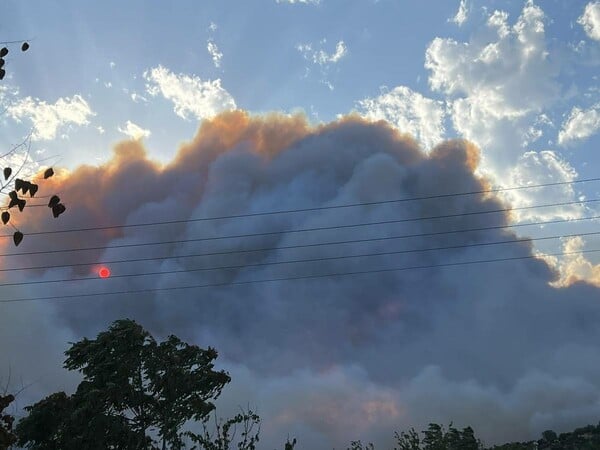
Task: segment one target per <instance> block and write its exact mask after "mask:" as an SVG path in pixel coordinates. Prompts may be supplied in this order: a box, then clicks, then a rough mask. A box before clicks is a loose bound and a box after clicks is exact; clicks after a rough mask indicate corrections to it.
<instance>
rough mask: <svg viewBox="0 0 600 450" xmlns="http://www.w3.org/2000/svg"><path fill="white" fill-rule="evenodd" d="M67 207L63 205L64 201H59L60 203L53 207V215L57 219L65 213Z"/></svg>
mask: <svg viewBox="0 0 600 450" xmlns="http://www.w3.org/2000/svg"><path fill="white" fill-rule="evenodd" d="M66 209H67V208H65V205H63V204H62V203H59V204H58V205H55V206H53V207H52V215H53V216H54V218H55V219H56V218H57V217H58V216H60V215H61V214H62V213H64V212H65V210H66Z"/></svg>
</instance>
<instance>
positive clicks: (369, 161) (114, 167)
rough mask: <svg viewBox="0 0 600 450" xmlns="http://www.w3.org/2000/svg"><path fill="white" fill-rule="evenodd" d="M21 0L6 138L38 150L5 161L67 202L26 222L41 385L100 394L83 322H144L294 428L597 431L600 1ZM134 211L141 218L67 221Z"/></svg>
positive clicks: (24, 397) (19, 252)
mask: <svg viewBox="0 0 600 450" xmlns="http://www.w3.org/2000/svg"><path fill="white" fill-rule="evenodd" d="M0 8H1V9H0V12H1V15H2V17H5V18H7V19H6V20H5V22H4V23H2V24H0V41H7V42H9V41H21V40H27V41H28V42H29V43H30V46H31V47H30V49H29V50H28V51H27V52H21V51H20V49H19V45H18V44H6V45H7V46H8V47H9V50H10V52H9V54H8V56H7V57H6V58H5V60H6V64H5V68H6V72H7V74H6V77H5V78H4V80H3V81H2V82H0V102H1V103H2V107H3V111H4V112H3V114H2V116H1V117H0V128H1V130H2V132H1V133H0V145H1V146H2V149H3V150H2V153H3V154H4V153H6V152H8V150H10V149H11V148H13V147H14V146H15V145H17V144H19V143H21V142H23V141H24V139H25V140H26V142H27V143H28V144H29V146H28V147H29V151H28V152H25V150H24V148H25V147H27V146H25V147H19V148H18V149H17V151H16V152H13V153H11V154H7V155H5V156H4V161H3V164H5V165H15V164H18V163H19V162H21V161H23V159H24V158H28V159H27V160H26V161H27V163H26V172H25V173H26V174H30V175H31V176H34V175H35V173H36V172H37V171H38V170H43V169H45V168H46V167H47V166H52V167H54V169H55V172H56V175H55V176H54V177H53V178H50V179H48V180H40V197H41V198H40V199H39V200H37V201H38V202H39V203H37V204H42V203H44V199H45V197H44V196H49V195H52V194H54V193H58V194H59V195H60V197H61V199H62V201H63V202H64V204H65V205H66V207H67V211H66V212H65V214H63V215H62V216H60V217H59V218H58V219H54V218H52V216H51V214H50V213H49V211H48V210H46V208H43V207H40V208H26V210H25V212H23V213H21V214H19V213H18V212H16V211H14V209H13V210H11V214H12V216H11V223H13V224H14V225H15V226H17V227H18V228H19V229H20V230H21V231H22V232H23V233H24V235H25V237H24V241H23V243H22V244H21V245H20V246H19V247H18V248H14V246H13V244H12V242H10V241H9V240H8V239H3V240H2V242H0V247H1V248H0V253H1V254H2V258H1V259H0V266H1V267H0V278H1V283H0V300H3V302H2V303H0V354H2V355H3V358H2V361H0V379H2V377H3V376H4V378H6V374H7V373H8V372H9V369H10V372H11V373H12V374H16V375H15V376H16V378H13V380H15V379H17V380H19V382H23V383H26V384H29V383H31V386H30V387H28V389H27V390H25V391H24V392H23V393H22V394H21V395H20V397H19V399H18V401H19V405H20V406H25V405H27V404H29V403H32V402H34V401H37V400H39V399H40V398H41V397H42V396H44V395H48V394H49V393H51V392H55V391H57V390H61V389H64V390H67V391H72V390H73V389H74V387H75V386H76V384H77V382H78V378H77V375H76V374H72V373H68V372H66V371H64V370H63V369H62V368H61V366H62V361H63V359H64V357H63V352H64V350H66V348H67V345H68V344H67V343H68V342H73V341H76V340H78V339H80V338H82V337H83V336H87V337H93V336H95V334H97V333H98V332H99V331H101V330H103V329H105V328H106V327H107V326H108V325H109V324H110V323H111V321H113V320H116V319H119V318H123V317H130V318H133V319H135V320H138V321H139V322H140V323H141V324H142V325H143V326H144V327H146V328H147V329H148V330H149V331H150V332H151V333H153V334H154V335H155V336H157V337H166V336H167V335H169V334H171V333H173V334H176V335H177V336H179V337H181V338H182V339H185V340H188V341H189V342H193V343H195V344H197V345H200V346H204V347H206V346H212V347H215V348H216V349H217V350H218V351H219V363H220V364H221V366H220V367H222V368H225V369H226V370H228V371H229V372H230V374H231V376H232V379H233V381H232V383H231V385H230V386H229V387H228V388H226V389H225V390H224V393H223V395H222V397H221V399H220V400H219V411H222V412H223V414H224V415H227V414H235V413H236V412H237V408H238V405H240V404H243V405H246V404H250V405H252V406H254V407H255V408H256V409H257V411H258V413H259V414H260V415H261V417H262V418H263V427H262V432H263V439H262V442H264V444H265V448H273V447H275V446H279V445H281V442H283V441H284V440H285V438H286V437H287V436H288V435H290V436H292V435H293V436H297V437H298V440H299V443H300V444H299V445H300V446H302V448H311V449H316V450H321V449H330V448H332V447H336V448H342V447H343V446H346V445H348V444H349V442H350V441H351V440H355V439H362V440H363V441H372V442H374V443H375V444H376V445H378V446H380V447H381V448H385V447H390V446H391V445H392V442H393V432H394V431H395V430H403V429H406V428H408V427H411V426H414V427H416V428H418V429H419V428H420V427H421V428H422V427H425V426H426V425H427V423H428V422H430V421H439V422H442V423H446V424H447V423H449V422H450V421H453V422H454V424H455V425H457V426H466V425H471V426H473V427H474V428H475V430H476V432H477V433H478V435H479V437H481V438H482V439H483V440H484V441H485V442H486V443H488V444H493V443H498V442H503V441H506V440H516V439H532V438H537V437H538V436H539V434H540V433H541V432H542V431H543V430H546V429H549V428H552V429H555V430H556V431H567V430H569V429H571V428H573V427H576V426H582V425H585V424H588V423H597V421H598V417H599V415H600V376H599V375H600V346H599V345H598V344H597V343H598V342H600V339H599V338H600V336H598V335H599V331H598V329H597V326H596V325H597V323H598V318H599V317H600V290H599V289H600V265H599V263H600V252H597V251H598V250H600V239H598V237H597V235H596V234H594V233H596V232H597V225H598V220H597V219H595V217H597V216H600V208H599V206H598V199H600V182H599V181H595V182H594V181H590V179H595V178H598V177H600V174H599V173H598V172H597V170H596V167H597V166H598V163H599V162H600V161H599V160H598V158H599V156H598V153H597V151H596V150H597V148H598V145H599V144H600V133H599V131H600V89H599V83H598V81H599V80H598V73H600V72H599V67H600V2H598V1H576V0H568V1H567V0H562V1H559V0H544V1H542V0H538V1H535V2H534V1H486V2H483V1H476V0H457V1H454V0H452V1H448V0H432V1H428V2H417V1H413V2H400V1H395V0H356V1H343V0H256V1H244V2H242V1H238V2H235V1H225V2H218V1H204V2H195V1H179V2H174V3H173V4H172V5H169V7H167V6H165V5H164V4H160V3H157V2H153V3H150V2H142V1H130V2H126V3H123V2H116V1H106V2H102V3H91V2H85V3H82V2H78V1H74V0H73V1H63V2H53V1H46V2H41V1H34V2H28V3H24V2H19V1H12V0H9V1H5V2H3V4H2V6H1V7H0ZM8 18H9V19H10V20H9V19H8ZM38 177H39V175H38ZM547 183H555V185H553V186H549V187H544V188H523V187H526V186H529V185H538V184H547ZM556 183H558V184H556ZM514 187H519V189H512V188H514ZM490 189H492V190H494V192H491V193H490V192H488V193H482V192H480V191H486V190H490ZM3 192H5V190H4V189H3ZM465 192H479V194H477V195H458V196H456V195H448V194H456V193H465ZM431 196H433V198H429V199H422V197H431ZM440 196H443V197H440ZM411 198H412V199H415V198H421V200H414V201H401V202H388V201H389V200H395V199H411ZM30 204H31V205H33V204H34V201H33V200H32V201H31V203H30ZM355 204H359V205H358V206H354V207H347V208H346V207H343V208H339V207H335V208H332V206H336V205H338V206H339V205H355ZM540 205H550V206H546V207H540ZM306 208H309V209H311V210H310V211H299V212H296V213H286V214H264V213H265V212H273V211H282V210H290V209H306ZM489 210H500V211H498V212H496V213H494V214H481V212H482V211H489ZM240 215H241V216H243V217H231V216H240ZM223 216H227V217H226V218H223V219H219V220H195V219H197V218H210V217H223ZM432 216H444V217H438V219H433V220H430V219H425V218H427V217H432ZM449 216H451V217H449ZM192 219H193V220H192ZM164 221H177V223H172V224H163V225H157V226H144V227H136V226H134V225H136V224H141V223H148V222H164ZM372 222H384V223H379V224H372V225H364V224H365V223H372ZM356 224H362V225H360V226H356V227H353V226H350V225H356ZM528 224H533V225H528ZM104 225H116V226H123V225H127V226H126V227H122V228H112V229H103V230H95V231H89V232H68V233H59V234H52V235H48V234H43V232H45V231H48V230H59V229H63V230H64V229H67V230H70V229H77V228H89V227H95V226H104ZM507 227H508V228H507ZM315 228H319V230H314V229H315ZM324 228H325V229H324ZM473 228H476V229H477V230H476V231H471V232H465V233H450V232H449V231H452V230H466V229H473ZM303 229H309V230H310V231H299V230H303ZM36 233H42V234H36ZM249 234H250V235H252V236H248V235H249ZM9 235H10V234H6V236H9ZM407 235H410V237H407ZM232 236H237V237H232ZM399 236H400V237H399ZM529 238H531V240H530V239H529ZM506 240H509V241H512V242H509V243H508V244H498V241H506ZM165 241H168V243H164V244H161V245H147V244H152V243H156V242H165ZM173 241H177V242H173ZM181 241H185V242H181ZM339 241H346V243H345V244H341V243H339ZM347 241H350V242H347ZM515 241H517V242H515ZM137 244H146V245H141V246H140V245H137ZM440 247H443V249H441V248H440ZM84 248H88V250H79V251H73V252H66V250H69V249H75V250H77V249H84ZM424 249H431V250H429V251H423V250H424ZM57 250H59V251H60V252H57ZM249 250H253V251H249ZM44 251H48V252H49V253H42V254H40V253H37V254H32V252H44ZM52 252H54V253H52ZM25 253H27V254H25ZM206 253H209V254H208V255H207V254H206ZM382 253H384V254H382ZM361 255H362V256H361ZM338 256H343V258H338V259H336V257H338ZM151 258H152V259H151ZM298 259H300V260H304V262H302V261H297V260H298ZM500 259H505V261H498V260H500ZM119 260H125V261H121V262H118V261H119ZM132 260H133V261H132ZM306 260H308V261H306ZM490 260H494V261H490ZM292 261H296V262H292ZM476 261H480V262H479V263H477V262H476ZM483 261H486V262H483ZM101 264H104V265H106V266H108V267H110V270H111V273H112V276H111V277H110V278H107V279H100V278H99V277H98V276H97V271H98V270H99V267H100V265H101ZM32 266H35V267H37V268H36V269H28V270H14V269H15V268H22V267H32ZM38 266H42V267H38ZM415 266H419V267H421V268H420V269H407V268H410V267H415ZM423 266H425V267H423ZM223 267H227V268H226V269H222V268H223ZM207 268H209V269H210V268H213V270H207ZM214 268H221V269H218V270H217V269H214ZM398 268H400V270H396V269H398ZM363 272H372V273H363ZM336 273H337V274H340V273H342V274H348V273H354V275H352V276H348V275H344V276H332V275H331V274H336ZM136 274H137V275H138V276H133V275H136ZM143 274H146V275H143ZM328 274H329V275H328ZM275 278H300V279H297V280H287V281H265V282H255V281H256V280H272V279H275ZM61 280H62V281H61ZM67 280H68V281H67ZM249 281H250V283H248V282H249ZM206 284H209V285H213V286H209V287H202V288H191V289H181V288H182V287H185V286H199V285H206ZM174 288H177V289H174ZM127 290H135V291H143V292H135V293H127V294H126V293H122V291H127ZM117 292H121V293H117ZM82 294H84V295H83V296H82ZM89 294H94V295H89ZM95 294H102V295H95ZM40 297H53V298H50V299H45V300H40V299H39V298H40ZM61 297H62V298H61ZM15 299H37V300H34V301H12V300H15Z"/></svg>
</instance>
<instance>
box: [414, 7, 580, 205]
mask: <svg viewBox="0 0 600 450" xmlns="http://www.w3.org/2000/svg"><path fill="white" fill-rule="evenodd" d="M547 20H548V19H547V17H546V15H545V14H544V11H543V10H542V9H541V8H540V7H539V6H538V5H536V4H535V3H534V2H533V1H528V2H526V3H525V5H524V7H523V9H522V11H521V12H520V14H519V15H518V17H516V18H515V19H512V20H511V17H509V14H508V13H507V12H505V11H500V10H494V11H491V12H489V13H487V21H486V25H485V26H484V27H483V28H482V29H478V30H477V31H475V32H474V33H473V34H472V35H471V36H470V37H469V39H468V40H466V41H462V42H461V41H457V40H455V39H451V38H441V37H437V38H435V39H434V40H433V41H432V42H431V43H430V45H429V46H428V48H427V51H426V61H425V66H426V68H427V69H428V70H429V71H430V74H429V85H430V87H431V88H432V89H433V90H434V91H435V92H437V93H439V94H442V95H444V96H445V100H446V103H447V105H448V114H449V116H450V118H451V120H452V124H453V127H454V129H455V130H456V131H457V132H458V133H459V135H460V136H462V137H464V138H465V139H468V140H470V141H472V142H474V143H475V144H477V145H478V146H479V147H480V148H481V149H482V150H483V156H482V165H481V169H480V171H481V173H485V174H487V175H488V176H490V177H492V178H493V179H494V180H495V181H496V183H497V184H499V185H501V186H507V185H510V182H509V181H510V180H514V179H521V176H520V175H519V173H521V172H522V171H523V170H525V169H524V167H525V166H526V167H527V169H526V172H527V176H528V178H527V179H538V180H541V179H554V177H557V178H558V179H563V178H564V176H563V175H564V174H565V173H567V172H568V171H567V172H565V171H563V169H561V168H560V167H559V165H556V164H554V163H553V162H552V161H558V160H561V161H563V162H562V163H561V164H560V166H561V167H566V166H565V164H567V163H566V162H565V161H564V157H563V156H562V155H560V153H559V152H557V151H552V152H550V153H543V152H544V151H546V150H549V148H548V147H549V146H551V145H552V144H551V142H549V141H546V143H544V144H541V139H542V138H543V137H544V136H548V135H549V134H550V133H552V135H555V133H556V130H555V129H554V125H553V123H552V120H551V118H550V116H552V114H553V113H552V111H553V109H554V107H555V106H556V105H557V104H559V103H560V102H563V101H564V97H565V95H564V93H563V87H562V86H561V83H560V82H559V73H560V70H561V67H562V66H561V60H560V58H559V56H558V54H557V52H555V51H554V50H555V49H554V48H553V47H552V44H551V42H552V41H551V39H549V38H548V37H547V35H546V25H545V24H546V22H547ZM562 139H563V140H565V139H567V135H564V136H563V137H562ZM531 152H533V153H531ZM534 155H537V156H534ZM550 155H553V156H552V157H550ZM534 170H537V171H539V172H538V173H535V174H534V172H533V171H534ZM541 194H542V193H540V192H537V193H534V192H533V191H531V192H520V193H519V203H520V204H533V203H534V202H535V201H536V200H540V199H542V198H543V197H542V196H541ZM563 194H567V191H566V190H565V191H564V192H563ZM526 197H528V198H529V199H526ZM559 198H560V199H562V200H565V201H568V200H569V198H568V197H565V195H561V196H560V197H559ZM549 200H554V198H553V197H546V201H545V202H543V203H548V202H549ZM570 200H574V198H573V197H571V198H570ZM565 212H566V211H565ZM567 217H571V213H567Z"/></svg>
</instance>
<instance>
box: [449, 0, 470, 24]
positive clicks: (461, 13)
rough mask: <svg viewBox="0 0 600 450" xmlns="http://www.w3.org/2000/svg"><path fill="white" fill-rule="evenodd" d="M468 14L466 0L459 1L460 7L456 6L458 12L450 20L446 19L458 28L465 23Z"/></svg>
mask: <svg viewBox="0 0 600 450" xmlns="http://www.w3.org/2000/svg"><path fill="white" fill-rule="evenodd" d="M468 14H469V8H468V7H467V0H460V5H458V11H457V12H456V14H455V16H454V17H452V18H451V19H448V21H449V22H454V23H455V24H457V25H458V26H459V27H460V26H461V25H462V24H463V23H465V22H466V21H467V16H468Z"/></svg>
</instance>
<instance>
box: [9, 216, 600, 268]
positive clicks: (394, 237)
mask: <svg viewBox="0 0 600 450" xmlns="http://www.w3.org/2000/svg"><path fill="white" fill-rule="evenodd" d="M592 219H600V215H598V216H590V217H581V218H577V219H557V220H548V221H543V222H537V223H536V222H530V223H520V224H514V225H495V226H489V227H476V228H464V229H460V230H444V231H432V232H428V233H414V234H404V235H398V236H385V237H379V238H365V239H359V240H349V241H338V242H330V243H318V244H302V245H295V246H289V247H287V248H301V247H316V246H321V245H333V244H347V243H354V242H356V243H358V242H369V241H377V240H391V239H407V238H415V237H430V236H441V235H447V234H454V233H466V232H474V231H489V230H499V229H509V228H517V227H524V226H532V225H550V224H556V223H564V222H578V221H583V220H592ZM382 223H388V222H382ZM364 225H365V224H362V225H360V224H359V225H348V226H349V227H356V226H364ZM345 227H346V225H342V226H333V227H317V228H307V229H303V230H288V231H274V232H267V233H254V234H245V235H230V236H216V237H209V238H198V239H194V240H195V241H211V240H217V239H226V238H232V237H248V236H264V235H270V234H282V233H291V232H300V231H314V230H323V229H337V228H345ZM281 248H284V247H274V248H272V250H278V249H281ZM244 251H245V250H244ZM251 251H261V250H260V249H257V250H251ZM262 251H265V249H263V250H262ZM229 252H230V253H238V252H240V251H239V250H235V251H229ZM218 254H227V252H215V253H199V254H191V255H172V256H155V257H147V258H133V259H115V260H104V261H92V262H86V263H73V264H50V265H43V266H30V267H13V268H8V269H0V272H14V271H20V270H38V269H57V268H61V267H84V266H94V265H99V264H118V263H131V262H142V261H154V260H159V259H163V260H165V259H178V258H191V257H197V256H214V255H218Z"/></svg>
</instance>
